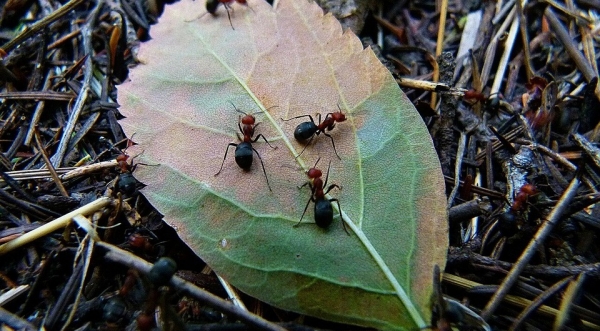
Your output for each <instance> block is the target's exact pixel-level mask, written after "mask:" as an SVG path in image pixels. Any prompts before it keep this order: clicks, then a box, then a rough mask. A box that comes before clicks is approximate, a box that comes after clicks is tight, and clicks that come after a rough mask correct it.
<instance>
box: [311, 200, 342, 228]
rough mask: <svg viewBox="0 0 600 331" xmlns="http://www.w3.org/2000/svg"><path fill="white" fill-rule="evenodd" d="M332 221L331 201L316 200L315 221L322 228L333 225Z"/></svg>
mask: <svg viewBox="0 0 600 331" xmlns="http://www.w3.org/2000/svg"><path fill="white" fill-rule="evenodd" d="M332 221H333V208H332V207H331V202H329V200H326V199H318V200H317V202H315V223H317V226H319V227H320V228H323V229H326V228H328V227H329V225H331V222H332ZM342 222H343V221H342Z"/></svg>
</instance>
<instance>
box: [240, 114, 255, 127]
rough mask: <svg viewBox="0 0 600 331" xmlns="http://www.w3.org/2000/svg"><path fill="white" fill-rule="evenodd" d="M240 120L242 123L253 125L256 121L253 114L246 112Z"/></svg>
mask: <svg viewBox="0 0 600 331" xmlns="http://www.w3.org/2000/svg"><path fill="white" fill-rule="evenodd" d="M241 121H242V124H244V125H253V124H254V123H255V122H256V119H255V118H254V116H252V115H250V114H246V115H244V116H243V117H242V119H241Z"/></svg>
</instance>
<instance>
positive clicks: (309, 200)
mask: <svg viewBox="0 0 600 331" xmlns="http://www.w3.org/2000/svg"><path fill="white" fill-rule="evenodd" d="M311 201H315V200H314V199H313V196H312V195H311V196H310V198H308V201H306V206H305V207H304V211H303V212H302V216H300V221H299V222H298V224H296V225H294V227H295V228H296V227H298V226H300V223H302V218H303V217H304V214H306V210H307V209H308V205H309V204H310V202H311Z"/></svg>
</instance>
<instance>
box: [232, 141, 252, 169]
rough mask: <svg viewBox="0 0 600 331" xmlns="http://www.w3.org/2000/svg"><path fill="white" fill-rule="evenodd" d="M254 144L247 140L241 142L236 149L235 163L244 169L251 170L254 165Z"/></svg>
mask: <svg viewBox="0 0 600 331" xmlns="http://www.w3.org/2000/svg"><path fill="white" fill-rule="evenodd" d="M252 153H253V151H252V145H251V144H250V143H247V142H242V143H239V144H238V146H237V148H236V149H235V163H237V165H238V166H239V167H240V168H242V169H244V170H249V169H250V167H251V166H252V156H253V155H252Z"/></svg>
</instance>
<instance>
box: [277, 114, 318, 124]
mask: <svg viewBox="0 0 600 331" xmlns="http://www.w3.org/2000/svg"><path fill="white" fill-rule="evenodd" d="M302 117H308V118H310V121H311V122H313V123H315V120H314V119H313V118H312V116H310V115H300V116H296V117H292V118H288V119H287V120H284V119H283V118H281V117H280V118H279V119H280V120H282V121H284V122H287V121H290V120H294V119H297V118H302Z"/></svg>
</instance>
